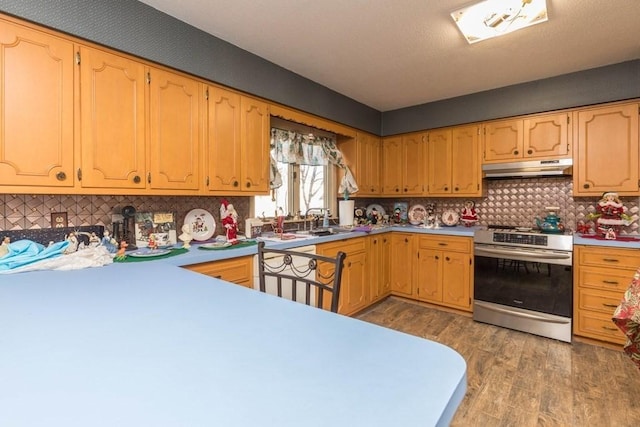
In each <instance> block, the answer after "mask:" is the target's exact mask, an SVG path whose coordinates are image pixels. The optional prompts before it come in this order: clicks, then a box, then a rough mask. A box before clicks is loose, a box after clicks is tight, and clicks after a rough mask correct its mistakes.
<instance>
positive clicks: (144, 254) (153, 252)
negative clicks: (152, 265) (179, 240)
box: [127, 249, 171, 258]
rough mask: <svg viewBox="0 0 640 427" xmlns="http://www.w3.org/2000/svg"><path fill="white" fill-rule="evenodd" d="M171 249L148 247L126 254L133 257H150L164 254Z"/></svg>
mask: <svg viewBox="0 0 640 427" xmlns="http://www.w3.org/2000/svg"><path fill="white" fill-rule="evenodd" d="M169 252H171V249H149V250H141V251H136V252H131V253H128V254H127V256H130V257H134V258H152V257H156V256H162V255H166V254H168V253H169Z"/></svg>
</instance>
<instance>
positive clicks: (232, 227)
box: [220, 199, 238, 243]
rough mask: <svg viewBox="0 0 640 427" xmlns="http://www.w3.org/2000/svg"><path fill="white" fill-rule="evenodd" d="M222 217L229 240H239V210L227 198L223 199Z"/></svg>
mask: <svg viewBox="0 0 640 427" xmlns="http://www.w3.org/2000/svg"><path fill="white" fill-rule="evenodd" d="M220 218H221V219H222V225H223V227H224V228H225V229H226V230H227V233H226V234H227V242H230V243H236V242H237V241H238V212H236V209H235V208H234V207H233V204H231V203H229V202H228V201H227V199H222V204H221V205H220Z"/></svg>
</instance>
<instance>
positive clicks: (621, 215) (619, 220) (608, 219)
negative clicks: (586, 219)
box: [596, 192, 628, 238]
mask: <svg viewBox="0 0 640 427" xmlns="http://www.w3.org/2000/svg"><path fill="white" fill-rule="evenodd" d="M626 211H627V208H626V207H625V206H624V205H623V204H622V202H621V201H620V199H619V198H618V194H617V193H612V192H607V193H604V194H603V195H602V199H600V201H599V202H598V204H597V205H596V212H597V214H596V216H597V218H598V219H597V220H596V223H597V224H598V228H599V229H600V231H601V232H602V234H604V235H605V238H607V237H606V235H607V234H609V235H611V233H609V230H611V231H612V232H613V233H616V234H617V233H619V232H620V228H621V227H622V226H623V225H625V220H627V219H628V216H627V214H626ZM614 238H615V237H614Z"/></svg>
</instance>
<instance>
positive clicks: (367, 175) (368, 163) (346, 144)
mask: <svg viewBox="0 0 640 427" xmlns="http://www.w3.org/2000/svg"><path fill="white" fill-rule="evenodd" d="M339 148H340V151H341V152H342V155H343V156H344V157H345V160H346V162H347V164H348V166H349V169H350V170H351V172H352V173H353V176H354V177H355V179H356V182H357V183H358V192H357V193H355V194H354V195H353V196H354V197H362V196H379V195H380V193H381V179H380V171H381V156H382V142H381V140H380V138H379V137H377V136H374V135H371V134H368V133H364V132H358V133H357V134H356V137H355V138H347V139H344V140H342V141H340V143H339Z"/></svg>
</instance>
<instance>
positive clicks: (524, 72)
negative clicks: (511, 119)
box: [142, 0, 640, 111]
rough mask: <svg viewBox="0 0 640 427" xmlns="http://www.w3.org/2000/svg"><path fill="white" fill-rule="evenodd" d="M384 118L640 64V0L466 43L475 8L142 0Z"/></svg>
mask: <svg viewBox="0 0 640 427" xmlns="http://www.w3.org/2000/svg"><path fill="white" fill-rule="evenodd" d="M142 2H143V3H146V4H148V5H150V6H152V7H154V8H156V9H158V10H160V11H162V12H165V13H167V14H169V15H172V16H174V17H176V18H178V19H180V20H182V21H184V22H187V23H189V24H191V25H193V26H194V27H197V28H199V29H201V30H204V31H206V32H207V33H210V34H212V35H214V36H216V37H218V38H220V39H223V40H226V41H228V42H230V43H232V44H234V45H236V46H238V47H240V48H242V49H244V50H247V51H249V52H252V53H254V54H256V55H258V56H260V57H262V58H265V59H267V60H269V61H271V62H273V63H275V64H278V65H280V66H282V67H284V68H286V69H288V70H290V71H293V72H295V73H297V74H300V75H302V76H304V77H306V78H308V79H310V80H313V81H315V82H317V83H320V84H321V85H323V86H326V87H328V88H331V89H333V90H335V91H337V92H340V93H342V94H343V95H346V96H348V97H350V98H353V99H355V100H357V101H359V102H362V103H363V104H366V105H368V106H370V107H373V108H375V109H377V110H380V111H388V110H394V109H397V108H402V107H408V106H412V105H418V104H423V103H427V102H431V101H436V100H439V99H447V98H452V97H455V96H460V95H466V94H469V93H475V92H480V91H483V90H489V89H494V88H498V87H503V86H508V85H512V84H516V83H522V82H527V81H532V80H538V79H542V78H546V77H552V76H556V75H560V74H566V73H570V72H574V71H579V70H584V69H589V68H595V67H599V66H603V65H608V64H614V63H618V62H623V61H627V60H630V59H638V58H640V0H547V6H548V10H549V13H548V14H549V21H548V22H546V23H543V24H539V25H535V26H533V27H530V28H527V29H524V30H522V31H517V32H514V33H511V34H510V35H507V36H504V37H499V38H494V39H490V40H486V41H483V42H480V43H476V44H473V45H469V44H467V42H466V41H465V39H464V38H463V37H462V35H461V34H460V33H459V31H458V29H457V27H456V26H455V25H454V24H453V22H452V20H451V18H450V15H449V14H450V13H451V12H452V11H454V10H456V9H458V8H460V7H462V6H466V5H468V4H470V3H472V2H470V1H469V0H142Z"/></svg>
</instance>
